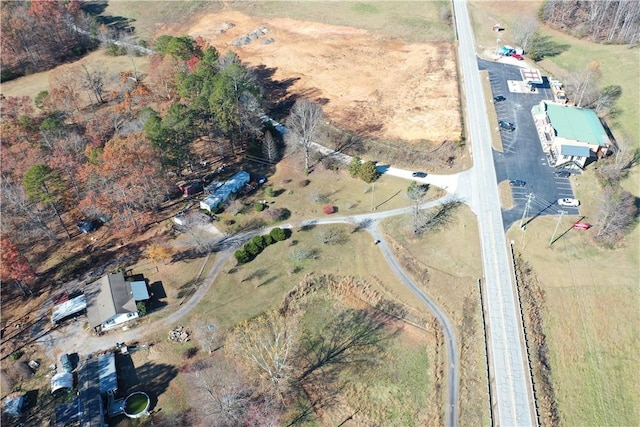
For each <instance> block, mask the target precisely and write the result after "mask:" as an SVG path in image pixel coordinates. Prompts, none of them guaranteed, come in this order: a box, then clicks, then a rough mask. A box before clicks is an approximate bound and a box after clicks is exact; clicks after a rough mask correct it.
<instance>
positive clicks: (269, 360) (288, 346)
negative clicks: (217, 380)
mask: <svg viewBox="0 0 640 427" xmlns="http://www.w3.org/2000/svg"><path fill="white" fill-rule="evenodd" d="M297 323H298V319H297V318H296V316H295V315H292V314H284V315H283V314H280V313H278V312H276V311H270V312H268V313H266V314H264V315H262V316H260V317H258V318H255V319H251V320H246V321H244V322H242V323H240V324H239V325H238V326H236V328H235V329H234V330H233V332H232V333H231V334H230V335H229V339H228V345H226V346H225V349H227V350H228V351H231V352H232V353H233V355H234V356H239V357H240V358H242V359H243V360H245V361H246V362H248V363H247V365H248V368H249V369H250V370H251V371H253V372H256V373H258V374H259V375H260V376H261V377H262V378H263V379H264V380H265V381H266V382H267V383H268V384H269V386H270V390H271V391H272V392H273V394H274V395H276V396H278V397H279V398H280V399H281V400H283V396H284V394H285V393H286V392H287V389H288V387H289V382H290V379H291V373H292V370H293V367H292V357H293V354H294V351H295V349H296V346H297V341H298V340H297V337H298V328H297Z"/></svg>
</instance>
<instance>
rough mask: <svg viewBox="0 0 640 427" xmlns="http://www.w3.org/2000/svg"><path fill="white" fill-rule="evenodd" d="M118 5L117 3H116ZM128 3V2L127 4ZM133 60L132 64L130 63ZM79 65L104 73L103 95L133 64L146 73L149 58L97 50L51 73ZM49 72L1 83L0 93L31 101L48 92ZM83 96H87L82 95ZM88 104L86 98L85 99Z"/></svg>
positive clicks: (131, 69)
mask: <svg viewBox="0 0 640 427" xmlns="http://www.w3.org/2000/svg"><path fill="white" fill-rule="evenodd" d="M116 3H119V2H116ZM127 3H130V2H127ZM132 60H133V63H132V62H131V61H132ZM79 64H86V66H87V67H88V68H89V69H90V70H100V71H104V72H105V74H106V81H107V84H106V85H105V93H108V92H109V90H111V87H112V85H113V84H112V83H110V81H111V78H112V77H115V78H116V79H117V76H118V74H119V73H120V72H122V71H131V72H133V66H134V64H135V67H136V69H137V70H138V73H142V74H144V73H146V72H147V71H148V69H149V57H147V56H136V57H133V59H132V58H131V57H129V56H109V55H106V54H105V52H104V50H97V51H94V52H91V53H89V54H88V55H86V56H85V57H84V58H82V59H81V60H80V61H77V62H74V63H73V64H63V65H59V66H58V67H56V68H54V69H53V71H55V70H58V69H61V68H64V67H69V66H70V65H72V66H79ZM50 72H51V71H43V72H41V73H35V74H31V75H28V76H24V77H20V78H18V79H15V80H11V81H8V82H5V83H2V86H1V88H0V89H1V91H2V94H3V95H4V96H30V97H31V99H35V97H36V95H37V94H38V93H40V92H42V91H43V90H47V91H48V90H50V89H51V88H50V86H49V73H50ZM83 95H84V96H87V95H86V94H84V93H83ZM85 100H86V102H87V103H88V102H89V101H88V97H87V98H86V99H85Z"/></svg>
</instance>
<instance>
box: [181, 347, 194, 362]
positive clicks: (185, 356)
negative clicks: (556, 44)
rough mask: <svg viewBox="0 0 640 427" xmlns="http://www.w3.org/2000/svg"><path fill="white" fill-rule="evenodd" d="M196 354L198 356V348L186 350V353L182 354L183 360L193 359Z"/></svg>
mask: <svg viewBox="0 0 640 427" xmlns="http://www.w3.org/2000/svg"><path fill="white" fill-rule="evenodd" d="M196 354H198V347H189V348H186V349H184V351H183V352H182V358H183V359H191V358H192V357H194V356H195V355H196Z"/></svg>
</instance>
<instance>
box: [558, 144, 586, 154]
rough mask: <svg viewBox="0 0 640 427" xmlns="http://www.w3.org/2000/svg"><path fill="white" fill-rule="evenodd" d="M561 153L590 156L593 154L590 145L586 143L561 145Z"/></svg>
mask: <svg viewBox="0 0 640 427" xmlns="http://www.w3.org/2000/svg"><path fill="white" fill-rule="evenodd" d="M560 154H562V155H563V156H576V157H589V156H590V155H591V153H590V150H589V147H585V146H584V145H566V144H563V145H561V146H560Z"/></svg>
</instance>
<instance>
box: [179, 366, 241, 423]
mask: <svg viewBox="0 0 640 427" xmlns="http://www.w3.org/2000/svg"><path fill="white" fill-rule="evenodd" d="M189 376H191V377H192V378H191V381H190V384H192V385H193V388H192V394H191V396H192V398H193V399H194V400H195V402H196V403H197V405H194V407H195V408H197V409H196V410H197V411H198V412H199V413H200V415H201V416H202V418H205V419H207V420H208V421H209V424H208V425H211V426H215V427H233V426H238V425H244V418H245V417H246V413H247V410H248V408H249V405H250V402H251V396H252V394H253V392H252V390H251V389H250V388H249V387H248V385H247V384H246V383H245V381H244V378H243V376H242V373H241V372H240V371H239V370H238V369H237V367H236V366H235V365H234V364H233V363H231V362H230V361H229V360H227V359H226V358H224V357H219V356H218V357H216V358H215V362H214V363H212V364H211V366H209V367H207V368H206V369H199V370H195V371H194V372H193V373H190V374H189Z"/></svg>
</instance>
